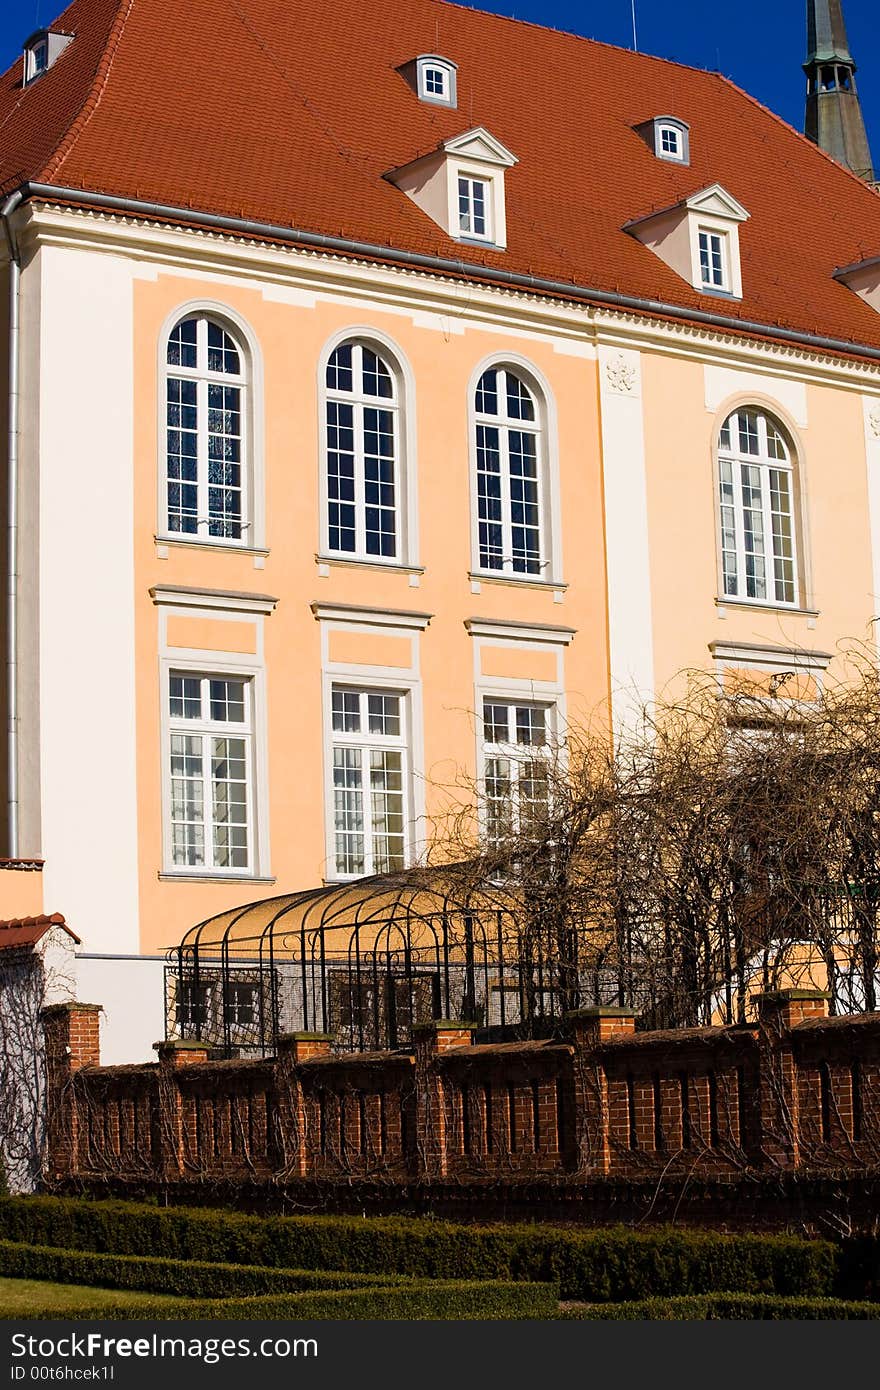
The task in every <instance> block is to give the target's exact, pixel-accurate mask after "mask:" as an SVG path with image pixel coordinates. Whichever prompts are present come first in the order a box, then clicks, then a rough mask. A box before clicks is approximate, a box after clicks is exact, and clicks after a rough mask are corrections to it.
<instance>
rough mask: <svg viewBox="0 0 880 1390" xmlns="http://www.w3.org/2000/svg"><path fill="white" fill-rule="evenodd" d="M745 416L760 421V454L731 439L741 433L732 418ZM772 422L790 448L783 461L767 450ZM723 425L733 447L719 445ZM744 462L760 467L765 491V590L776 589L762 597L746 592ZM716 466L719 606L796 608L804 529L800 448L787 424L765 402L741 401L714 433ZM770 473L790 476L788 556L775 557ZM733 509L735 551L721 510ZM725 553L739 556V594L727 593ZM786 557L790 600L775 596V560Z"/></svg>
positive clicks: (762, 519) (762, 517)
mask: <svg viewBox="0 0 880 1390" xmlns="http://www.w3.org/2000/svg"><path fill="white" fill-rule="evenodd" d="M741 414H752V415H755V416H756V417H757V422H758V443H759V449H758V453H757V454H747V453H744V452H742V451H741V450H740V448H739V447H738V441H737V444H736V445H735V444H734V442H733V436H734V433H735V432H736V433H738V431H735V427H734V423H733V422H736V423H737V424H738V417H739V416H740V415H741ZM768 423H769V424H770V425H772V426H773V428H774V429H775V431H776V432H777V434H778V435H779V436H780V438H781V440H782V445H783V448H784V449H785V452H786V457H785V459H777V458H773V457H771V455H770V452H769V448H768V446H767V425H768ZM725 426H729V427H730V431H731V447H730V448H729V449H723V448H722V446H721V431H722V430H723V429H724V428H725ZM723 463H729V464H730V468H731V479H732V482H731V486H732V492H733V495H732V499H727V498H725V497H724V496H723V495H722V486H725V484H723V483H722V464H723ZM744 465H745V466H749V467H752V468H756V469H758V472H759V475H760V481H759V486H760V492H761V507H760V512H761V522H762V528H763V539H764V545H765V552H764V556H763V559H764V561H765V574H764V584H765V588H766V589H767V590H769V589H770V588H772V590H773V593H772V595H771V594H769V593H767V594H766V595H765V596H764V597H760V596H758V595H752V594H749V593H748V592H747V587H748V576H747V572H746V569H747V565H746V561H747V552H746V547H745V518H744V506H743V497H742V468H743V466H744ZM714 470H715V498H716V501H715V515H716V527H717V531H718V552H719V554H718V602H719V603H721V604H724V603H737V602H739V603H749V604H755V605H757V606H760V607H767V608H798V606H799V604H800V601H801V588H802V576H801V564H800V549H801V546H800V540H801V536H800V529H801V528H800V526H799V520H800V516H799V505H800V504H799V478H798V459H797V452H796V450H795V449H794V446H793V443H792V441H791V439H790V438H789V437H788V432H787V431H786V430H785V428H784V427H783V425H782V423H781V421H780V420H779V419H778V418H777V417H776V416H774V415H773V414H772V412H771V411H769V410H766V409H765V408H764V407H763V406H760V405H757V404H751V405H750V404H745V403H743V404H741V405H739V406H737V407H735V408H734V409H733V410H730V411H728V412H727V414H726V415H725V416H724V419H723V420H722V422H721V424H720V425H719V427H718V429H717V432H716V435H715V459H714ZM771 472H782V473H785V474H786V475H787V477H788V493H789V511H788V519H789V525H790V531H791V551H792V553H791V556H790V557H785V556H781V555H777V553H776V550H775V548H774V533H773V517H774V512H773V508H772V489H771V485H770V483H771V479H770V474H771ZM731 507H732V509H733V530H734V542H735V547H734V549H733V550H731V548H730V547H728V546H725V534H726V532H727V531H729V527H728V525H727V523H726V520H725V517H724V516H723V514H722V509H726V508H731ZM768 542H769V548H768ZM726 553H731V554H735V558H736V592H735V593H727V592H726V582H725V554H726ZM786 558H790V561H791V585H792V596H791V598H784V597H783V598H780V597H778V596H777V582H778V581H777V578H776V561H777V559H783V560H784V559H786ZM782 582H783V583H784V582H785V580H783V581H782Z"/></svg>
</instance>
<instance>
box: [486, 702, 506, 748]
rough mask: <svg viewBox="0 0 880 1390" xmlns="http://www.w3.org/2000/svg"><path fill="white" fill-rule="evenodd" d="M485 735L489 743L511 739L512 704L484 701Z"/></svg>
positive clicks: (504, 741)
mask: <svg viewBox="0 0 880 1390" xmlns="http://www.w3.org/2000/svg"><path fill="white" fill-rule="evenodd" d="M483 736H484V738H485V740H486V742H487V743H508V742H509V741H510V705H502V704H498V703H496V702H494V701H490V700H484V701H483Z"/></svg>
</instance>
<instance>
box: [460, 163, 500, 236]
mask: <svg viewBox="0 0 880 1390" xmlns="http://www.w3.org/2000/svg"><path fill="white" fill-rule="evenodd" d="M487 192H488V185H487V183H486V181H485V179H471V178H468V177H467V175H466V174H459V176H458V229H459V231H460V232H461V234H462V236H472V237H480V239H483V238H488V240H490V241H491V239H492V238H491V234H490V231H489V200H488V198H487V196H486V195H487Z"/></svg>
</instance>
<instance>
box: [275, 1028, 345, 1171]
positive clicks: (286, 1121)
mask: <svg viewBox="0 0 880 1390" xmlns="http://www.w3.org/2000/svg"><path fill="white" fill-rule="evenodd" d="M332 1047H333V1034H332V1033H282V1034H281V1035H280V1036H279V1037H278V1039H277V1041H276V1044H275V1088H276V1092H277V1095H278V1121H279V1124H280V1127H281V1152H282V1164H283V1168H284V1172H285V1175H286V1176H290V1177H296V1178H305V1177H307V1176H308V1174H309V1171H310V1169H311V1166H312V1160H313V1159H314V1158H315V1157H316V1156H317V1140H316V1139H315V1138H314V1136H310V1135H309V1130H308V1115H307V1112H306V1099H305V1094H304V1092H303V1086H302V1079H301V1076H300V1072H299V1067H300V1065H301V1063H303V1062H311V1061H313V1060H314V1059H315V1058H316V1057H328V1056H329V1055H330V1052H331V1050H332ZM310 1139H311V1140H312V1141H313V1143H314V1149H315V1152H314V1153H313V1152H311V1150H310Z"/></svg>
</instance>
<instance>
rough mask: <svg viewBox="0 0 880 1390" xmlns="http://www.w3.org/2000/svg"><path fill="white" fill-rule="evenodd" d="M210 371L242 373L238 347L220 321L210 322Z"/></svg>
mask: <svg viewBox="0 0 880 1390" xmlns="http://www.w3.org/2000/svg"><path fill="white" fill-rule="evenodd" d="M208 371H209V372H224V373H226V374H227V375H229V376H240V375H241V362H240V360H239V356H238V349H237V348H236V346H235V343H234V342H233V340H232V338H231V337H230V336H229V334H228V333H227V332H225V331H224V329H222V328H221V327H220V325H219V324H218V323H211V322H210V321H209V322H208Z"/></svg>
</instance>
